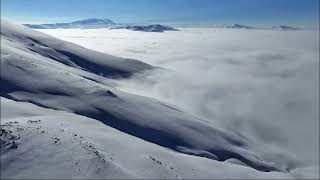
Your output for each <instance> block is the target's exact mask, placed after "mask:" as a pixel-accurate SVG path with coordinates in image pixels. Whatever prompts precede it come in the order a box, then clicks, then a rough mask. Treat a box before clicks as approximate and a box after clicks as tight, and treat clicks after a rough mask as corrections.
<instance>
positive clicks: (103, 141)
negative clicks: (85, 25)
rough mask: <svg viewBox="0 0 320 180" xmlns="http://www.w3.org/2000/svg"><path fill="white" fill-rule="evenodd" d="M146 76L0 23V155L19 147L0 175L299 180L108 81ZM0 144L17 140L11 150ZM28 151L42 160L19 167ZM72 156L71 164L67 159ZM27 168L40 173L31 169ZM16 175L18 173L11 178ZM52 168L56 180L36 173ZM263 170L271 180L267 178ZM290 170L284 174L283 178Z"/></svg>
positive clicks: (240, 141) (238, 143) (209, 125)
mask: <svg viewBox="0 0 320 180" xmlns="http://www.w3.org/2000/svg"><path fill="white" fill-rule="evenodd" d="M153 70H154V68H153V67H152V66H150V65H147V64H145V63H142V62H139V61H135V60H127V59H123V58H117V57H113V56H110V55H105V54H103V53H98V52H95V51H91V50H87V49H85V48H82V47H80V46H77V45H74V44H71V43H67V42H64V41H61V40H57V39H55V38H52V37H50V36H47V35H44V34H41V33H38V32H36V31H32V30H29V29H27V28H24V27H22V26H18V25H14V24H11V23H9V22H6V21H2V22H1V96H2V98H1V100H2V101H4V106H3V105H2V104H1V110H2V111H5V112H6V113H5V114H4V115H2V114H1V116H3V117H1V118H2V119H4V120H5V123H6V124H2V125H3V127H2V128H3V129H5V131H3V132H2V134H1V138H2V136H3V137H4V138H3V139H1V140H2V141H4V142H5V144H6V148H5V149H8V148H9V147H15V145H16V146H17V148H9V149H10V150H8V151H7V150H6V152H5V154H4V155H1V163H2V165H3V164H5V166H1V172H3V173H1V174H5V176H4V177H23V176H24V175H25V177H35V176H36V175H35V174H33V173H32V172H37V171H40V172H41V174H40V175H39V176H38V177H83V176H84V175H85V174H86V175H87V176H88V177H89V178H90V177H97V178H107V177H118V178H119V177H146V178H148V177H158V178H159V177H160V178H184V177H191V178H192V177H193V178H195V177H196V178H201V177H206V178H210V177H216V178H219V177H220V178H228V177H229V178H230V177H231V178H232V177H234V176H232V175H231V174H228V173H227V174H225V172H224V173H222V171H221V170H222V169H224V168H228V167H229V166H230V167H231V169H232V171H233V172H232V173H234V175H235V176H240V177H252V176H257V177H269V178H272V177H274V178H275V177H291V176H292V175H294V173H293V172H295V171H299V170H298V169H299V167H296V166H287V165H282V166H279V165H278V164H277V163H274V162H272V161H267V160H265V159H263V158H262V157H261V155H260V154H259V152H255V151H254V150H253V149H254V148H253V147H254V142H253V141H251V140H249V139H248V138H246V137H244V136H241V135H238V134H235V133H232V132H230V131H227V130H224V129H221V128H217V127H215V124H214V123H213V122H212V121H211V120H207V119H205V118H199V117H197V116H194V115H191V114H189V113H187V112H184V111H183V110H181V109H179V108H177V107H175V106H171V105H168V104H166V103H163V102H160V101H158V100H156V99H152V98H147V97H144V96H138V95H133V94H129V93H126V92H122V91H120V90H118V89H117V86H118V85H117V81H118V80H117V79H114V78H115V77H121V78H126V77H129V76H130V75H133V74H136V73H141V72H145V71H150V72H151V71H153ZM162 72H163V73H169V71H167V70H162ZM9 99H11V100H9ZM16 101H19V102H16ZM20 105H21V106H20ZM21 107H22V108H21ZM17 109H21V110H17ZM95 120H96V121H95ZM15 121H17V122H18V123H15ZM97 121H100V122H97ZM10 122H11V123H10ZM1 123H2V122H1ZM101 123H103V124H101ZM61 124H62V125H61ZM65 124H67V125H65ZM60 126H61V128H60ZM65 128H68V130H67V131H66V130H65ZM61 129H62V130H63V131H62V132H60V133H58V132H59V131H60V130H61ZM71 129H72V130H71ZM116 129H117V130H116ZM19 130H21V131H19ZM57 131H58V132H57ZM75 134H76V136H75ZM81 134H83V135H81ZM18 136H19V137H21V138H20V139H16V137H18ZM80 136H83V137H84V139H82V138H80ZM6 137H15V138H13V139H15V140H14V141H15V142H12V140H9V139H10V138H9V139H8V138H6ZM49 140H50V143H49V144H50V145H47V144H48V141H49ZM29 142H32V143H35V144H36V145H41V148H40V149H39V150H37V151H35V152H38V151H39V152H41V153H40V155H39V156H38V159H37V158H33V159H34V160H32V161H31V162H28V161H27V160H21V158H17V157H21V156H26V157H28V158H29V159H30V158H32V157H33V156H34V155H35V154H33V151H28V149H30V148H31V147H33V146H32V145H29V144H30V143H29ZM71 142H72V143H71ZM42 145H43V146H42ZM113 146H114V147H113ZM261 146H263V145H261ZM261 148H263V147H261ZM265 148H266V149H267V147H265ZM15 149H17V151H16V150H15ZM62 149H70V152H72V151H74V150H75V152H74V153H73V154H69V153H68V152H66V151H63V152H61V151H62ZM134 153H136V154H134ZM50 154H57V155H56V156H57V159H56V160H54V161H51V162H50V161H48V160H46V159H45V158H44V157H48V156H49V155H50ZM191 155H192V156H191ZM70 156H71V159H72V161H71V162H72V163H73V164H72V165H70V164H69V162H66V160H65V159H66V158H67V157H70ZM113 156H115V157H113ZM28 158H27V159H28ZM79 158H80V160H81V161H77V159H79ZM60 161H61V162H63V163H62V164H61V165H58V162H60ZM192 161H193V162H192ZM220 161H226V162H220ZM71 162H70V163H71ZM86 162H90V163H89V164H87V163H86ZM191 162H192V163H191ZM33 163H36V164H39V166H35V167H32V166H31V165H32V164H33ZM150 163H151V165H150ZM28 164H29V165H30V167H29V166H28ZM41 164H42V165H43V166H41ZM15 166H17V167H18V169H24V171H21V172H19V171H16V170H15V169H14V167H15ZM51 166H54V168H55V169H54V170H55V171H56V172H61V174H57V175H56V176H55V175H54V174H52V173H51V170H50V172H49V171H45V170H44V169H43V168H44V167H47V169H50V167H51ZM3 167H4V168H3ZM95 167H96V168H95ZM159 167H160V168H159ZM234 167H236V168H234ZM146 168H147V169H149V170H150V172H147V171H146V170H145V169H146ZM63 169H65V170H63ZM197 169H201V170H200V171H199V172H197V171H198V170H197ZM216 169H218V170H216ZM68 170H70V171H68ZM188 171H189V172H188ZM224 171H225V170H224ZM269 171H274V172H272V173H265V172H269ZM288 171H291V174H285V173H287V172H288ZM86 172H88V173H86ZM280 172H281V173H280ZM297 174H300V172H297Z"/></svg>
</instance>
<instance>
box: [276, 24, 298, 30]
mask: <svg viewBox="0 0 320 180" xmlns="http://www.w3.org/2000/svg"><path fill="white" fill-rule="evenodd" d="M272 29H273V30H281V31H286V30H299V28H297V27H291V26H286V25H279V26H273V27H272Z"/></svg>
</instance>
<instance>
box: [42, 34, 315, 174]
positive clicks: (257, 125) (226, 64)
mask: <svg viewBox="0 0 320 180" xmlns="http://www.w3.org/2000/svg"><path fill="white" fill-rule="evenodd" d="M42 31H43V32H45V33H48V34H51V35H53V36H56V37H59V38H62V39H64V40H68V41H71V42H74V43H77V44H80V45H82V46H85V47H87V48H90V49H94V50H97V51H101V52H105V53H108V54H112V55H116V56H123V57H129V58H135V59H139V60H141V61H144V62H147V63H150V64H152V65H155V66H159V67H163V68H166V69H169V70H170V71H166V70H158V71H152V72H147V73H145V74H140V75H137V76H135V77H133V78H131V79H129V80H124V81H121V82H118V83H119V88H120V89H122V90H125V91H129V92H131V93H132V92H134V93H136V94H140V95H143V96H149V97H154V98H156V99H159V100H162V101H164V102H167V103H169V104H171V105H173V106H176V107H178V108H180V109H182V110H184V111H185V112H188V113H192V114H194V115H197V116H199V117H202V118H204V119H206V120H209V121H212V122H214V123H215V124H216V125H217V126H221V127H224V128H227V129H230V130H232V131H233V132H236V133H238V134H239V136H244V138H248V139H251V140H252V141H255V142H256V146H255V147H252V148H254V149H256V151H258V152H260V153H261V154H262V155H263V156H264V158H266V159H268V160H271V161H273V162H275V163H279V164H286V165H288V164H289V165H292V166H293V167H310V166H311V167H313V168H311V169H313V170H312V173H316V174H317V175H318V176H319V170H318V167H319V160H318V159H319V41H318V40H319V34H318V32H317V31H287V32H282V31H280V32H279V31H264V30H226V29H182V31H178V32H167V33H143V32H132V31H127V30H103V29H99V30H42ZM259 144H267V145H269V147H270V148H269V149H268V150H265V149H261V148H259Z"/></svg>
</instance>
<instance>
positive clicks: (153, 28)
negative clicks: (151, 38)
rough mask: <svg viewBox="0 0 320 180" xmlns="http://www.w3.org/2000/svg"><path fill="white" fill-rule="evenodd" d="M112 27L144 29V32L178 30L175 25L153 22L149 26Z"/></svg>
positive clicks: (134, 29) (133, 29)
mask: <svg viewBox="0 0 320 180" xmlns="http://www.w3.org/2000/svg"><path fill="white" fill-rule="evenodd" d="M110 29H129V30H132V31H144V32H164V31H178V29H175V28H173V27H169V26H164V25H161V24H152V25H147V26H137V25H134V26H130V25H128V26H120V27H113V28H110Z"/></svg>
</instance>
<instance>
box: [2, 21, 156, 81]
mask: <svg viewBox="0 0 320 180" xmlns="http://www.w3.org/2000/svg"><path fill="white" fill-rule="evenodd" d="M1 27H2V28H1V36H2V37H3V39H4V41H5V42H4V43H7V42H6V41H11V42H8V43H12V41H14V42H20V43H22V44H24V47H25V48H27V49H28V50H29V51H33V52H35V53H36V54H40V55H41V56H42V57H47V58H49V59H52V60H55V61H59V62H61V63H63V64H66V65H68V66H71V67H76V68H82V69H84V70H87V71H90V72H93V73H95V74H99V75H103V76H115V77H123V76H125V77H127V76H130V75H131V74H132V73H135V72H140V71H143V70H146V69H151V68H152V66H150V65H147V64H145V63H142V62H139V61H136V60H132V59H123V58H118V57H114V56H110V55H106V54H103V53H99V52H95V51H92V50H89V49H85V48H83V47H81V46H78V45H75V44H71V43H67V42H63V41H61V40H58V39H55V38H52V37H50V36H48V35H45V34H42V33H39V32H37V31H32V30H30V29H28V28H25V27H23V26H21V25H13V24H11V23H9V22H7V21H5V20H1Z"/></svg>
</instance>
